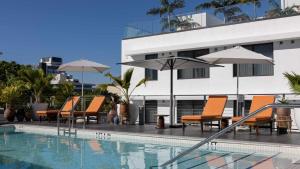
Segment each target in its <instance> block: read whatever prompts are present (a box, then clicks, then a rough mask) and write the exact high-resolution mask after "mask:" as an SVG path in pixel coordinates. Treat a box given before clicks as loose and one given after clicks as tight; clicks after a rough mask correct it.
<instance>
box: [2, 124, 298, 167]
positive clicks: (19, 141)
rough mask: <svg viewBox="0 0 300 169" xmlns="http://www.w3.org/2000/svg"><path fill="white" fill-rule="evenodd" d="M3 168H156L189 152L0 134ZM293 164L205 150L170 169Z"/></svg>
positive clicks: (276, 157) (279, 157) (280, 157)
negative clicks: (179, 154)
mask: <svg viewBox="0 0 300 169" xmlns="http://www.w3.org/2000/svg"><path fill="white" fill-rule="evenodd" d="M0 134H1V135H0V168H5V169H29V168H30V169H50V168H51V169H69V168H70V169H71V168H72V169H83V168H85V169H93V168H95V169H114V168H116V169H119V168H120V169H121V168H124V169H142V168H151V167H152V168H157V167H156V166H159V165H160V164H162V163H163V162H165V161H167V160H169V159H170V158H172V157H174V156H175V155H177V154H178V153H180V152H181V151H183V150H185V149H186V148H187V146H184V145H183V146H178V145H168V144H157V143H155V142H153V143H151V142H149V141H145V142H143V141H142V140H138V141H136V140H135V141H131V140H130V139H128V140H126V139H109V138H106V139H96V138H73V137H66V136H55V135H51V134H35V133H25V132H20V131H14V130H5V131H0ZM292 163H293V159H291V158H287V157H285V156H284V154H282V153H278V152H256V151H251V149H249V150H248V151H244V152H243V151H241V150H240V149H235V148H232V149H228V148H227V149H226V150H225V149H221V148H220V149H218V148H213V149H207V148H206V147H204V148H203V149H200V150H197V151H195V152H193V153H191V154H189V155H187V156H185V157H183V158H182V159H179V160H178V161H176V162H175V163H173V164H172V165H169V166H167V168H173V169H181V168H201V169H202V168H203V169H212V168H222V169H225V168H226V169H250V168H254V169H275V168H276V169H286V168H287V166H289V165H291V164H292Z"/></svg>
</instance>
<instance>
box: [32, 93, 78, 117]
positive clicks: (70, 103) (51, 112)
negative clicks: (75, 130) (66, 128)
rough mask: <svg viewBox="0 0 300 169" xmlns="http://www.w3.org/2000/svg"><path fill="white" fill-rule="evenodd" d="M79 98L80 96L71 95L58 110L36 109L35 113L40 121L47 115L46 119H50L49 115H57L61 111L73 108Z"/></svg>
mask: <svg viewBox="0 0 300 169" xmlns="http://www.w3.org/2000/svg"><path fill="white" fill-rule="evenodd" d="M79 100H80V96H73V97H70V98H68V99H67V100H66V102H65V103H64V105H63V106H62V108H61V109H60V110H45V111H37V112H36V115H37V116H38V117H39V119H40V122H41V121H42V117H47V118H48V121H50V118H51V117H57V115H59V114H61V113H62V112H70V111H72V109H73V110H74V109H75V107H76V106H77V104H78V102H79Z"/></svg>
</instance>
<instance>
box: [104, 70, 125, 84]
mask: <svg viewBox="0 0 300 169" xmlns="http://www.w3.org/2000/svg"><path fill="white" fill-rule="evenodd" d="M105 76H106V77H108V78H110V79H111V80H112V81H113V83H114V84H115V85H118V86H123V81H122V79H121V78H120V77H115V76H113V75H112V74H111V73H107V74H105Z"/></svg>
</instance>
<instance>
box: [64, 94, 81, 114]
mask: <svg viewBox="0 0 300 169" xmlns="http://www.w3.org/2000/svg"><path fill="white" fill-rule="evenodd" d="M79 100H80V97H79V96H74V97H72V99H69V100H68V101H67V102H66V103H65V105H64V107H63V108H62V110H61V111H62V112H68V111H71V110H72V109H73V107H75V106H76V105H77V103H78V102H79Z"/></svg>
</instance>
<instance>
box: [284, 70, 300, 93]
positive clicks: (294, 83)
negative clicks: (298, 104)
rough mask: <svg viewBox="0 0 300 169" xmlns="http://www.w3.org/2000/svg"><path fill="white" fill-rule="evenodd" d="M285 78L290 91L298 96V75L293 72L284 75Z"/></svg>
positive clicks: (299, 90)
mask: <svg viewBox="0 0 300 169" xmlns="http://www.w3.org/2000/svg"><path fill="white" fill-rule="evenodd" d="M283 75H284V76H285V78H287V79H288V81H289V84H290V87H291V90H292V91H293V92H295V93H297V94H300V75H299V74H296V73H295V72H292V73H284V74H283Z"/></svg>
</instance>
